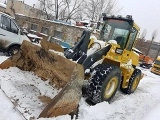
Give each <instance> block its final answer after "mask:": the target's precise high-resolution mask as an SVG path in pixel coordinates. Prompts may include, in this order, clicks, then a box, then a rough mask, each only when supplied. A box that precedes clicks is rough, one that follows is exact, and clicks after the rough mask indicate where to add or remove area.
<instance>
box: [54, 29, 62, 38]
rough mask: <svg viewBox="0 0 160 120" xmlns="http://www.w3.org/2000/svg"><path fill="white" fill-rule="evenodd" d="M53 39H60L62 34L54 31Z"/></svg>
mask: <svg viewBox="0 0 160 120" xmlns="http://www.w3.org/2000/svg"><path fill="white" fill-rule="evenodd" d="M54 37H56V38H59V39H62V32H60V31H57V30H54Z"/></svg>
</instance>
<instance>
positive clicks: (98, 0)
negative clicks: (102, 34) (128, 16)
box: [85, 0, 120, 21]
mask: <svg viewBox="0 0 160 120" xmlns="http://www.w3.org/2000/svg"><path fill="white" fill-rule="evenodd" d="M118 11H120V9H118V6H117V0H88V1H86V5H85V14H86V15H87V17H88V18H90V19H91V20H93V21H99V20H100V19H101V17H102V13H106V14H110V15H111V14H114V13H117V12H118Z"/></svg>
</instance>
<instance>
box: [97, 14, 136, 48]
mask: <svg viewBox="0 0 160 120" xmlns="http://www.w3.org/2000/svg"><path fill="white" fill-rule="evenodd" d="M103 21H104V23H103V26H102V29H101V32H100V39H101V40H103V41H106V42H108V41H109V40H115V41H116V42H117V44H119V45H120V48H121V49H127V50H129V51H131V50H132V46H133V44H134V41H135V39H136V36H137V34H138V31H139V29H137V28H138V26H136V24H135V23H134V21H133V19H132V16H130V15H128V16H126V17H125V18H124V17H121V16H117V17H115V16H109V17H108V16H104V17H103Z"/></svg>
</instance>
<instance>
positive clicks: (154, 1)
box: [0, 0, 160, 42]
mask: <svg viewBox="0 0 160 120" xmlns="http://www.w3.org/2000/svg"><path fill="white" fill-rule="evenodd" d="M0 1H1V2H4V1H5V0H0ZM24 1H25V3H27V4H29V5H33V4H36V3H37V2H38V0H24ZM117 1H118V4H119V7H123V9H122V10H121V11H120V12H119V14H122V15H124V16H126V15H132V17H133V19H134V20H135V22H136V23H137V24H138V25H139V26H140V28H141V33H142V32H143V30H144V29H146V30H147V35H146V39H148V40H150V39H151V37H152V33H153V32H154V31H155V30H157V31H158V32H157V37H156V38H155V41H157V42H160V15H159V11H160V0H117Z"/></svg>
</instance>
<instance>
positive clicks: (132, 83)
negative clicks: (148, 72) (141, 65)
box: [120, 69, 142, 94]
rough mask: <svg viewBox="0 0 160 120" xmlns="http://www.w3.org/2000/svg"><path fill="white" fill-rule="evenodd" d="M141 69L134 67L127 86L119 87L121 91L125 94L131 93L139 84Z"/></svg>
mask: <svg viewBox="0 0 160 120" xmlns="http://www.w3.org/2000/svg"><path fill="white" fill-rule="evenodd" d="M141 74H142V72H141V70H139V69H135V70H134V72H133V74H132V76H131V78H130V79H129V84H128V87H127V88H122V87H120V89H121V91H122V92H123V93H125V94H131V93H133V92H134V91H135V90H136V89H137V86H138V84H139V81H140V78H141Z"/></svg>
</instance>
